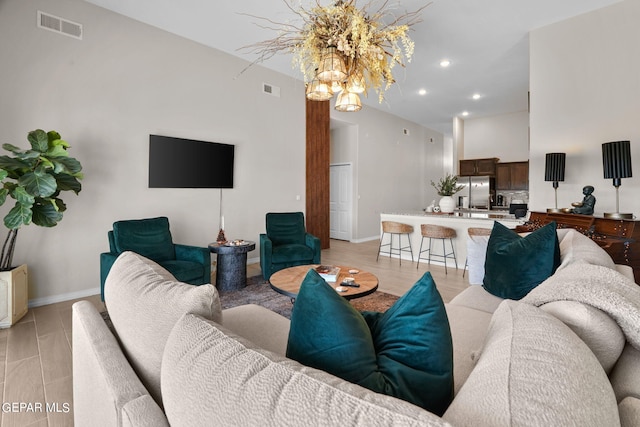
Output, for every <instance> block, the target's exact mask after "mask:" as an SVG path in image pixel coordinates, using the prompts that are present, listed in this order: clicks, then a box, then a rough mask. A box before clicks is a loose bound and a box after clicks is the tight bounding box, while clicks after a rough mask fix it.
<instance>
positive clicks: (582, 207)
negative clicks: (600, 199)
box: [572, 185, 596, 215]
mask: <svg viewBox="0 0 640 427" xmlns="http://www.w3.org/2000/svg"><path fill="white" fill-rule="evenodd" d="M593 190H594V188H593V186H592V185H586V186H585V187H584V188H583V189H582V194H584V198H583V199H582V203H572V205H573V206H575V207H574V208H573V210H572V212H573V213H576V214H580V215H593V208H594V207H595V206H596V198H595V197H594V196H593V194H592V193H593Z"/></svg>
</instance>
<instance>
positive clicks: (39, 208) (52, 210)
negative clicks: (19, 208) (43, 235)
mask: <svg viewBox="0 0 640 427" xmlns="http://www.w3.org/2000/svg"><path fill="white" fill-rule="evenodd" d="M32 219H33V223H34V224H36V225H39V226H41V227H54V226H55V225H56V224H58V222H59V221H61V220H62V212H59V211H58V209H57V207H56V206H55V204H54V203H43V204H35V205H34V206H33V218H32Z"/></svg>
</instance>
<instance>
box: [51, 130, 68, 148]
mask: <svg viewBox="0 0 640 427" xmlns="http://www.w3.org/2000/svg"><path fill="white" fill-rule="evenodd" d="M59 136H60V135H59V134H58V137H59ZM57 146H60V147H62V148H65V149H67V148H69V147H71V146H70V145H69V143H68V142H67V141H65V140H64V139H60V138H58V139H49V147H57Z"/></svg>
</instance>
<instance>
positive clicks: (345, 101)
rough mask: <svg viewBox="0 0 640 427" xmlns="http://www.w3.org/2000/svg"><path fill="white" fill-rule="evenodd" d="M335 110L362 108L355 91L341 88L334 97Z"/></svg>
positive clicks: (346, 110) (349, 110) (350, 110)
mask: <svg viewBox="0 0 640 427" xmlns="http://www.w3.org/2000/svg"><path fill="white" fill-rule="evenodd" d="M335 108H336V110H338V111H343V112H356V111H360V110H361V109H362V103H361V102H360V97H359V96H358V94H357V93H351V92H349V91H346V90H343V91H342V92H340V94H339V95H338V98H337V99H336V107H335Z"/></svg>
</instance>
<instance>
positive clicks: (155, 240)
mask: <svg viewBox="0 0 640 427" xmlns="http://www.w3.org/2000/svg"><path fill="white" fill-rule="evenodd" d="M107 236H108V237H109V252H104V253H101V254H100V297H101V298H102V300H103V301H104V282H105V280H106V278H107V275H108V274H109V270H111V266H112V265H113V263H114V262H115V260H116V258H118V256H119V255H120V254H121V253H122V252H125V251H132V252H136V253H138V254H140V255H142V256H144V257H146V258H149V259H151V260H153V261H155V262H157V263H158V264H160V265H161V266H162V267H164V268H165V269H167V270H168V271H169V272H170V273H171V274H172V275H173V276H174V277H175V278H176V279H177V280H179V281H181V282H185V283H190V284H192V285H204V284H205V283H211V252H210V251H209V248H201V247H197V246H187V245H179V244H174V243H173V240H172V238H171V232H170V231H169V219H168V218H166V217H158V218H149V219H134V220H127V221H117V222H114V223H113V230H111V231H109V232H108V233H107Z"/></svg>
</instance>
